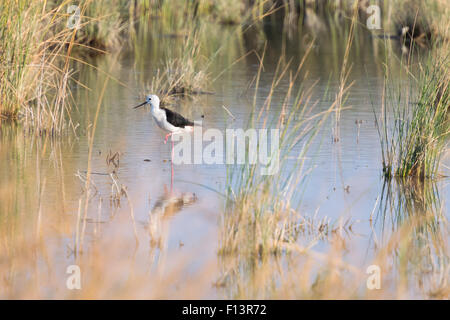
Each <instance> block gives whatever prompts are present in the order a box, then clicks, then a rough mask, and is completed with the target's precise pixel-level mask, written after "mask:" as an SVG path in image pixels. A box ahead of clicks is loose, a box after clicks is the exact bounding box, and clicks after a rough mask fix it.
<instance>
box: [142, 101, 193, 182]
mask: <svg viewBox="0 0 450 320" xmlns="http://www.w3.org/2000/svg"><path fill="white" fill-rule="evenodd" d="M146 104H149V105H150V107H151V113H152V116H153V119H155V121H156V124H158V126H159V127H160V128H161V129H163V130H165V131H169V133H168V134H166V138H165V139H164V143H167V140H168V138H169V137H170V136H172V135H173V134H176V133H183V132H192V131H193V129H194V122H192V121H190V120H188V119H186V118H184V117H183V116H182V115H181V114H179V113H177V112H175V111H172V110H169V109H167V108H164V107H160V106H159V98H158V96H157V95H154V94H150V95H148V96H147V97H146V98H145V101H144V102H142V103H141V104H139V105H137V106H136V107H134V108H133V109H137V108H139V107H142V106H144V105H146ZM173 156H174V145H173V140H172V181H173Z"/></svg>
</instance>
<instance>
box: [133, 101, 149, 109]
mask: <svg viewBox="0 0 450 320" xmlns="http://www.w3.org/2000/svg"><path fill="white" fill-rule="evenodd" d="M146 104H147V101H144V102H142V103H141V104H139V105H137V106H136V107H133V109H137V108H139V107H142V106H143V105H146Z"/></svg>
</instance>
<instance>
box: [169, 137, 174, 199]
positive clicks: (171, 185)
mask: <svg viewBox="0 0 450 320" xmlns="http://www.w3.org/2000/svg"><path fill="white" fill-rule="evenodd" d="M173 147H174V146H173V140H172V161H171V162H170V164H171V166H172V176H171V180H170V192H172V191H173V156H174V149H173Z"/></svg>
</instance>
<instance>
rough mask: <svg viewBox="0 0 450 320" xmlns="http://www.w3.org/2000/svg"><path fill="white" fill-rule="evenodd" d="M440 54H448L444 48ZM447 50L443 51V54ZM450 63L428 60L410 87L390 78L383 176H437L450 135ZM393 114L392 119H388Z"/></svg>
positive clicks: (382, 136) (386, 95) (383, 129)
mask: <svg viewBox="0 0 450 320" xmlns="http://www.w3.org/2000/svg"><path fill="white" fill-rule="evenodd" d="M439 50H440V52H441V53H442V52H445V50H444V49H443V48H441V49H439ZM442 50H444V51H442ZM448 67H449V60H448V58H447V57H445V56H444V57H442V54H441V55H437V56H436V55H435V56H431V55H430V57H429V59H428V61H427V62H426V64H425V65H423V66H421V67H420V72H419V75H418V77H417V78H416V79H415V80H411V81H412V82H410V86H411V87H410V88H407V90H404V88H402V87H401V86H399V87H397V88H395V87H394V85H390V82H389V81H390V80H389V79H387V82H388V83H387V84H386V85H385V93H384V101H383V106H384V108H385V110H383V115H382V121H381V123H379V122H378V121H377V120H376V124H377V128H378V132H379V135H380V142H381V149H382V162H383V173H384V175H385V176H386V177H388V178H390V177H392V176H397V177H402V178H409V177H414V178H418V179H420V180H424V179H426V178H436V177H438V169H439V162H440V158H441V155H442V153H443V151H444V150H445V147H446V138H447V137H448V134H449V130H450V127H449V121H448V106H449V104H450V100H449V99H450V96H449V74H448V72H447V71H448ZM389 111H392V114H393V119H389V118H388V113H389Z"/></svg>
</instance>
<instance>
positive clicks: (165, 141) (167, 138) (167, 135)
mask: <svg viewBox="0 0 450 320" xmlns="http://www.w3.org/2000/svg"><path fill="white" fill-rule="evenodd" d="M171 135H172V133H168V134H166V138H165V139H164V144H166V143H167V140H169V137H170V136H171Z"/></svg>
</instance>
